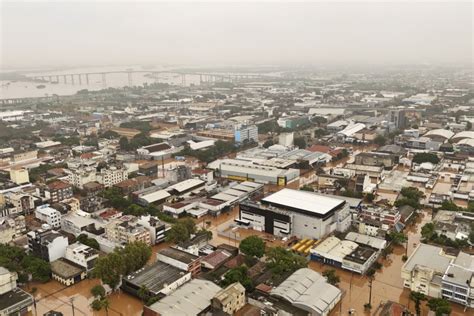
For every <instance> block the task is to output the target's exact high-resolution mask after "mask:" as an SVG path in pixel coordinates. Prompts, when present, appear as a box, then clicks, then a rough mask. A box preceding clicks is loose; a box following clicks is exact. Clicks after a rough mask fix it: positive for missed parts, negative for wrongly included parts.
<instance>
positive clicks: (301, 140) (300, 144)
mask: <svg viewBox="0 0 474 316" xmlns="http://www.w3.org/2000/svg"><path fill="white" fill-rule="evenodd" d="M293 144H294V145H295V146H297V147H298V148H299V149H305V148H306V140H305V139H304V137H296V138H295V139H294V140H293Z"/></svg>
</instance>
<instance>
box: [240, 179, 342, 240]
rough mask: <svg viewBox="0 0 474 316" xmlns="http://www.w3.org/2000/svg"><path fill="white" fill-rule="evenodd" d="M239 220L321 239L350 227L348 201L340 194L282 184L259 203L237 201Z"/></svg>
mask: <svg viewBox="0 0 474 316" xmlns="http://www.w3.org/2000/svg"><path fill="white" fill-rule="evenodd" d="M238 222H239V223H240V224H241V225H244V226H247V227H251V228H253V229H255V230H259V231H264V232H266V233H269V234H272V235H276V236H280V237H285V236H297V237H298V238H312V239H320V238H322V237H324V236H326V235H328V234H330V233H332V232H334V231H341V232H342V231H346V230H347V229H348V228H349V225H350V223H351V213H350V204H349V203H348V202H347V201H345V200H344V199H343V198H340V197H332V196H328V195H320V194H316V193H312V192H307V191H300V190H292V189H287V188H285V189H282V190H280V191H278V192H276V193H273V194H271V195H269V196H267V197H265V198H263V199H261V201H260V202H259V203H254V202H248V201H245V202H242V203H240V212H239V219H238Z"/></svg>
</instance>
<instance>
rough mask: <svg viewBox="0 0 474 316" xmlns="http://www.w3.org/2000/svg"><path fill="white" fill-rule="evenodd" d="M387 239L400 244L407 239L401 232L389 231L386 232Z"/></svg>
mask: <svg viewBox="0 0 474 316" xmlns="http://www.w3.org/2000/svg"><path fill="white" fill-rule="evenodd" d="M387 240H388V241H391V242H392V243H393V244H394V245H400V244H402V243H404V242H406V241H407V236H405V234H403V233H402V232H395V231H393V232H390V233H388V234H387Z"/></svg>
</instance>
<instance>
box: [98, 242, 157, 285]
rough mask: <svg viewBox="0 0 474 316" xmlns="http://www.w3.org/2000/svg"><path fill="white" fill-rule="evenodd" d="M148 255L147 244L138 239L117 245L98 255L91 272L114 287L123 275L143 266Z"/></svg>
mask: <svg viewBox="0 0 474 316" xmlns="http://www.w3.org/2000/svg"><path fill="white" fill-rule="evenodd" d="M150 257H151V247H150V246H149V245H147V244H145V243H144V242H140V241H137V242H132V243H128V244H127V245H125V247H124V248H118V247H117V248H115V250H114V251H113V252H111V253H109V254H107V255H105V256H101V257H99V259H97V262H96V263H95V266H94V271H93V274H94V276H95V277H97V278H100V279H101V280H102V282H103V283H105V284H108V285H109V286H110V287H111V288H116V287H117V285H118V284H119V283H120V278H121V277H122V276H123V275H127V274H130V273H132V272H134V271H137V270H139V269H141V268H143V267H144V266H145V264H146V263H147V262H148V260H149V259H150Z"/></svg>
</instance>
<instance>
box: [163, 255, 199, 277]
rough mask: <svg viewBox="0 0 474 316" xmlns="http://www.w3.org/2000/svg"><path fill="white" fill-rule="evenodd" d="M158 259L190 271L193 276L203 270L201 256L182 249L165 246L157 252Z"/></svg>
mask: <svg viewBox="0 0 474 316" xmlns="http://www.w3.org/2000/svg"><path fill="white" fill-rule="evenodd" d="M156 259H157V260H158V261H161V262H164V263H167V264H169V265H172V266H173V267H176V268H179V269H181V270H183V271H186V272H190V273H191V275H192V276H193V277H195V276H196V275H198V274H199V273H200V272H201V260H200V258H199V256H196V255H193V254H190V253H189V252H186V251H183V250H180V249H176V248H165V249H163V250H161V251H160V252H158V253H157V255H156Z"/></svg>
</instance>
